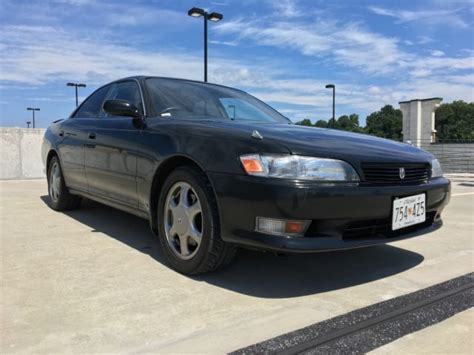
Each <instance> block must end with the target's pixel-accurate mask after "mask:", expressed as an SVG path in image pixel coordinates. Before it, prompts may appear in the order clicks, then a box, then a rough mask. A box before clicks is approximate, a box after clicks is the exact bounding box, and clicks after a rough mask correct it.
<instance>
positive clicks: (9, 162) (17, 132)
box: [0, 128, 45, 180]
mask: <svg viewBox="0 0 474 355" xmlns="http://www.w3.org/2000/svg"><path fill="white" fill-rule="evenodd" d="M0 129H1V133H0V147H1V159H0V179H2V180H11V179H37V178H45V174H44V172H43V162H42V160H41V144H42V142H43V135H44V131H45V130H44V129H38V128H36V129H31V128H0Z"/></svg>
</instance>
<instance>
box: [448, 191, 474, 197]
mask: <svg viewBox="0 0 474 355" xmlns="http://www.w3.org/2000/svg"><path fill="white" fill-rule="evenodd" d="M466 195H474V192H463V193H460V194H452V195H451V196H466Z"/></svg>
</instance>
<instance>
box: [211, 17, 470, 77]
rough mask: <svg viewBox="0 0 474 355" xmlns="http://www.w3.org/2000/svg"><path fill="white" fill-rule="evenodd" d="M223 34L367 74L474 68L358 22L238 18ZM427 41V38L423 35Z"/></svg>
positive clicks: (221, 27)
mask: <svg viewBox="0 0 474 355" xmlns="http://www.w3.org/2000/svg"><path fill="white" fill-rule="evenodd" d="M216 31H217V33H219V34H223V35H234V36H235V37H236V39H237V40H243V39H245V40H246V41H255V42H256V43H258V44H260V45H266V46H272V47H278V48H281V49H284V50H295V51H298V52H300V53H301V54H303V55H305V56H309V57H314V58H315V60H318V61H320V60H321V58H324V57H329V58H333V60H334V62H335V63H337V64H340V65H343V66H346V67H350V68H356V69H358V70H360V71H361V72H364V73H369V74H373V75H387V74H389V73H405V72H407V73H408V74H410V73H411V74H412V75H413V76H416V77H419V76H426V75H429V74H430V73H432V72H433V71H436V70H444V71H446V72H452V71H455V70H464V69H474V57H472V56H467V57H461V58H457V57H456V58H453V57H446V56H443V57H442V58H441V57H440V55H441V54H442V52H441V51H439V50H438V51H433V56H434V57H424V56H421V55H419V54H416V53H415V52H413V53H412V52H407V51H405V50H403V49H402V48H400V46H399V40H398V39H397V38H392V37H386V36H383V35H380V34H378V33H375V32H371V31H369V30H367V29H366V28H364V27H363V26H361V25H359V24H355V23H347V24H338V23H334V22H320V21H319V22H318V23H317V24H312V25H308V24H306V25H305V24H301V23H299V24H298V23H294V22H291V23H290V22H286V21H278V22H273V23H271V24H269V23H265V22H262V21H243V20H234V21H227V22H226V23H224V24H222V25H219V26H218V27H216ZM423 39H424V40H427V39H426V38H423Z"/></svg>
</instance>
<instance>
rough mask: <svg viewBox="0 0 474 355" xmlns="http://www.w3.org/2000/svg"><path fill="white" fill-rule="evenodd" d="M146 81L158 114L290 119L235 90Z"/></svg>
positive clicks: (287, 120) (235, 118) (250, 119)
mask: <svg viewBox="0 0 474 355" xmlns="http://www.w3.org/2000/svg"><path fill="white" fill-rule="evenodd" d="M146 83H147V88H148V92H149V93H150V97H151V104H152V106H153V108H154V110H155V111H156V113H157V114H158V115H160V116H162V117H183V118H209V117H212V118H220V119H230V120H239V121H260V122H280V123H289V122H290V120H289V119H287V118H286V117H285V116H283V115H281V114H280V113H278V112H277V111H276V110H274V109H273V108H271V107H270V106H268V105H267V104H265V103H263V102H262V101H260V100H257V99H256V98H255V97H253V96H251V95H249V94H247V93H245V92H242V91H239V90H234V89H230V88H226V87H222V86H217V85H209V84H204V83H198V82H192V81H183V80H173V79H164V78H149V79H147V80H146Z"/></svg>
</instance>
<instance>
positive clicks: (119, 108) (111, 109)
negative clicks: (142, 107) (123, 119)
mask: <svg viewBox="0 0 474 355" xmlns="http://www.w3.org/2000/svg"><path fill="white" fill-rule="evenodd" d="M103 107H104V111H105V112H107V113H110V114H111V115H113V116H128V117H133V118H137V117H140V111H138V108H137V107H136V106H135V105H134V104H132V103H131V102H128V101H125V100H107V101H105V102H104V105H103Z"/></svg>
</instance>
